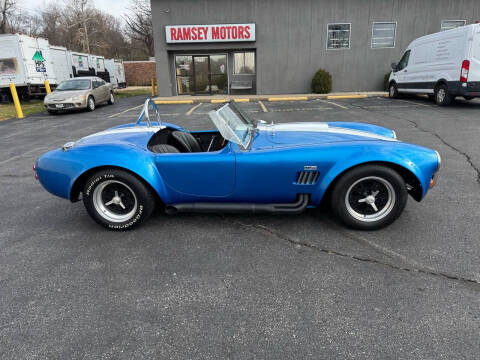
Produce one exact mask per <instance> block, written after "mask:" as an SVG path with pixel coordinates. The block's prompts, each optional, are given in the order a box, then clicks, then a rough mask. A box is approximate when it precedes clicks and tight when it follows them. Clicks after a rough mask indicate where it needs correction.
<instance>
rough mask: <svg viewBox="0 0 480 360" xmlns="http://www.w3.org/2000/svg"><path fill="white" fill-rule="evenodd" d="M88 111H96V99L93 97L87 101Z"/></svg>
mask: <svg viewBox="0 0 480 360" xmlns="http://www.w3.org/2000/svg"><path fill="white" fill-rule="evenodd" d="M87 110H88V111H93V110H95V99H94V98H93V97H92V96H89V97H88V99H87Z"/></svg>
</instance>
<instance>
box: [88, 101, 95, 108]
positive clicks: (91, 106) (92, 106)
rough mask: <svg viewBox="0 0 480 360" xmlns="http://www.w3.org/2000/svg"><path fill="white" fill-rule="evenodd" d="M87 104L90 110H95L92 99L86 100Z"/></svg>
mask: <svg viewBox="0 0 480 360" xmlns="http://www.w3.org/2000/svg"><path fill="white" fill-rule="evenodd" d="M88 104H89V105H90V109H92V110H93V109H95V103H94V102H93V99H90V100H88Z"/></svg>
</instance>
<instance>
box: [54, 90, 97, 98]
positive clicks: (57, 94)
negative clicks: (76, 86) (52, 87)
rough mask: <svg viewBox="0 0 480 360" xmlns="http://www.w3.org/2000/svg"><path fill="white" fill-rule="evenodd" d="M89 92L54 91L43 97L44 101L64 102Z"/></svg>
mask: <svg viewBox="0 0 480 360" xmlns="http://www.w3.org/2000/svg"><path fill="white" fill-rule="evenodd" d="M88 91H89V90H71V91H54V92H52V93H51V94H48V95H47V96H46V97H45V100H65V99H69V98H71V97H76V96H82V95H85V94H86V93H87V92H88Z"/></svg>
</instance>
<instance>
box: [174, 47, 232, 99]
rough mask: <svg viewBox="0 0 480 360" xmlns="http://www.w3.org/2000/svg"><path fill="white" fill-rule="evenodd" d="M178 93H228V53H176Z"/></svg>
mask: <svg viewBox="0 0 480 360" xmlns="http://www.w3.org/2000/svg"><path fill="white" fill-rule="evenodd" d="M175 75H176V80H177V94H178V95H186V94H190V95H192V94H227V93H228V75H227V55H225V54H218V55H217V54H215V55H176V56H175Z"/></svg>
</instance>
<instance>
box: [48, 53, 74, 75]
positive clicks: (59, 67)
mask: <svg viewBox="0 0 480 360" xmlns="http://www.w3.org/2000/svg"><path fill="white" fill-rule="evenodd" d="M50 54H51V55H52V65H53V69H54V71H55V75H56V77H57V84H59V83H60V82H62V81H63V80H67V79H71V78H72V77H73V68H72V56H71V54H70V52H69V51H68V50H67V48H65V47H63V46H50Z"/></svg>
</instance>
